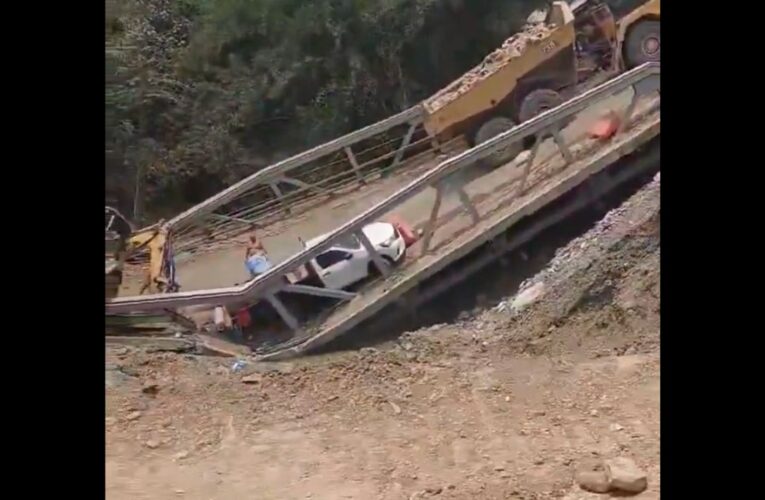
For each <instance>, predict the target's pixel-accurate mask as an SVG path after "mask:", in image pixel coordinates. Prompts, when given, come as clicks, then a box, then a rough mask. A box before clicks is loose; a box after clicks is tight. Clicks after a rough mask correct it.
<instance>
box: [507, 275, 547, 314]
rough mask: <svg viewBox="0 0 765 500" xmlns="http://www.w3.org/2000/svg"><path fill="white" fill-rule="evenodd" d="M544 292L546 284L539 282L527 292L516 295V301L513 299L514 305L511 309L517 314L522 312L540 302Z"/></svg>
mask: <svg viewBox="0 0 765 500" xmlns="http://www.w3.org/2000/svg"><path fill="white" fill-rule="evenodd" d="M544 290H545V284H544V283H543V282H539V283H537V284H535V285H533V286H531V287H529V288H527V289H526V290H524V291H522V292H521V293H519V294H518V295H516V297H515V299H513V303H512V304H511V305H510V308H511V309H512V310H513V312H516V313H517V312H520V311H522V310H523V309H525V308H526V307H528V306H530V305H531V304H533V303H534V302H536V301H537V300H539V299H540V297H542V294H543V293H544Z"/></svg>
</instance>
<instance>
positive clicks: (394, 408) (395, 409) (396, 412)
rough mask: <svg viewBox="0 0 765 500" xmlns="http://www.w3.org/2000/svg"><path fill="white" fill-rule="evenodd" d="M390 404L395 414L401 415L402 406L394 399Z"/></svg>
mask: <svg viewBox="0 0 765 500" xmlns="http://www.w3.org/2000/svg"><path fill="white" fill-rule="evenodd" d="M388 404H389V405H390V406H391V408H393V414H394V415H400V414H401V408H400V407H399V406H398V405H397V404H396V403H394V402H393V401H388Z"/></svg>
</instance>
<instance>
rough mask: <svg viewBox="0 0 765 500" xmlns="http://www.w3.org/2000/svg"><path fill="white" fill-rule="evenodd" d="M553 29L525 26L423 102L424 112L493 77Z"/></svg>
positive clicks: (543, 26) (536, 25) (447, 102)
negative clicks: (477, 63) (530, 44)
mask: <svg viewBox="0 0 765 500" xmlns="http://www.w3.org/2000/svg"><path fill="white" fill-rule="evenodd" d="M554 29H555V25H548V24H544V23H538V24H531V25H527V26H525V27H524V29H523V31H521V32H519V33H516V34H514V35H513V36H511V37H510V38H508V39H507V40H505V41H504V42H503V43H502V46H501V47H499V48H498V49H497V50H495V51H493V52H492V53H490V54H489V55H487V56H486V57H485V58H484V60H483V61H482V62H481V64H479V65H478V66H476V67H475V68H473V69H471V70H470V71H468V72H467V73H465V74H464V75H462V76H461V77H460V78H459V79H458V80H455V81H454V82H452V83H451V84H450V85H449V86H448V87H446V88H444V89H442V90H440V91H438V92H437V93H436V94H434V95H433V96H432V97H430V98H429V99H427V100H425V101H424V102H423V106H425V110H426V111H427V112H428V113H435V112H436V111H438V110H439V109H441V108H443V107H444V106H446V105H447V104H449V103H450V102H452V101H454V100H455V99H457V98H458V97H459V96H461V95H463V94H465V93H467V92H468V91H469V90H470V89H472V88H473V87H474V86H475V85H476V83H478V82H479V81H481V80H484V79H485V78H487V77H488V76H490V75H493V74H494V73H496V72H497V71H498V70H499V69H500V68H502V67H504V66H505V65H507V64H508V63H509V62H510V61H512V60H513V59H515V58H517V57H520V56H521V54H523V53H524V51H525V50H526V47H527V45H528V44H529V42H533V43H538V42H540V41H541V40H544V39H546V38H547V37H549V36H550V34H551V33H552V31H553V30H554Z"/></svg>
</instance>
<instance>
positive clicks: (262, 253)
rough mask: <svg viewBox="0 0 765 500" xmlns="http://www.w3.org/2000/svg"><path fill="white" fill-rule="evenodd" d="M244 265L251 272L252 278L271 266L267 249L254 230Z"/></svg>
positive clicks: (245, 254) (246, 250)
mask: <svg viewBox="0 0 765 500" xmlns="http://www.w3.org/2000/svg"><path fill="white" fill-rule="evenodd" d="M244 265H245V266H246V267H247V271H249V273H250V278H254V277H256V276H257V275H259V274H263V273H264V272H266V271H268V270H269V269H270V268H271V262H270V261H269V260H268V255H267V254H266V249H265V247H263V243H261V242H260V240H259V239H258V237H257V235H256V234H255V233H254V232H253V233H252V234H251V235H250V241H249V243H247V248H246V249H245V253H244Z"/></svg>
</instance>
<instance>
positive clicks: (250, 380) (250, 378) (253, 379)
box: [242, 373, 263, 384]
mask: <svg viewBox="0 0 765 500" xmlns="http://www.w3.org/2000/svg"><path fill="white" fill-rule="evenodd" d="M262 381H263V375H261V374H260V373H252V374H250V375H246V376H244V377H242V382H243V383H245V384H259V383H261V382H262Z"/></svg>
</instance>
